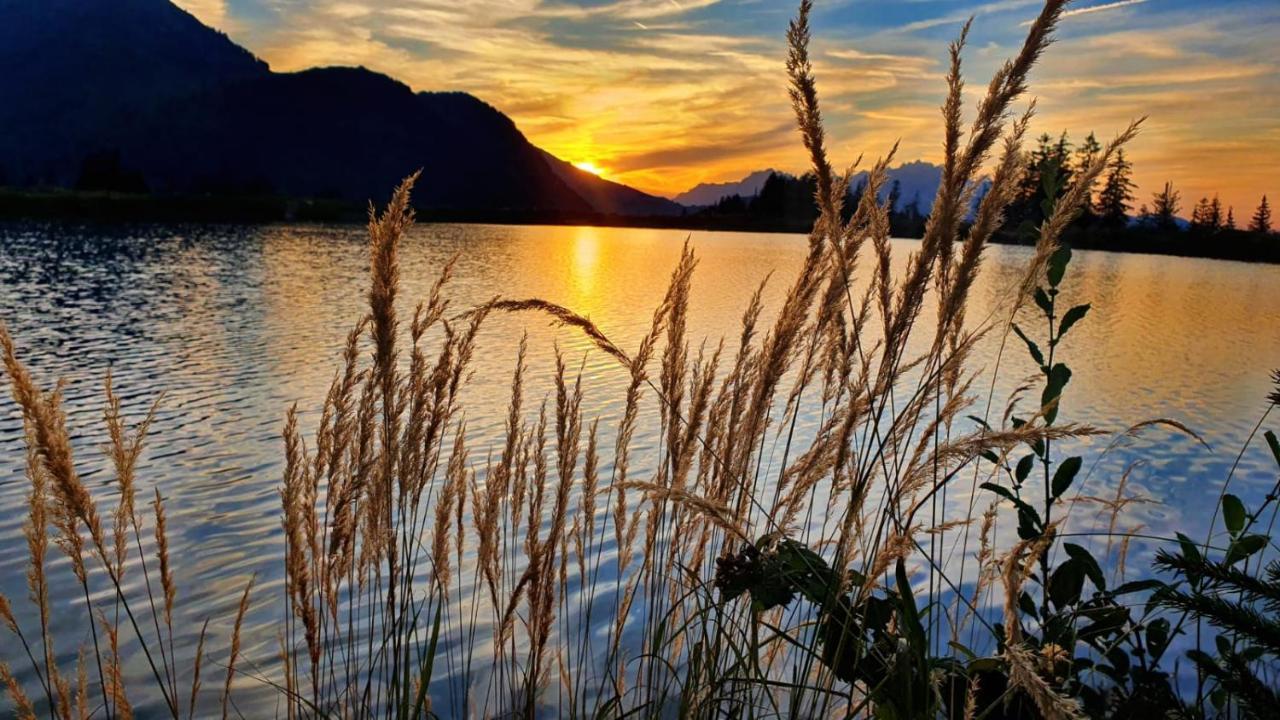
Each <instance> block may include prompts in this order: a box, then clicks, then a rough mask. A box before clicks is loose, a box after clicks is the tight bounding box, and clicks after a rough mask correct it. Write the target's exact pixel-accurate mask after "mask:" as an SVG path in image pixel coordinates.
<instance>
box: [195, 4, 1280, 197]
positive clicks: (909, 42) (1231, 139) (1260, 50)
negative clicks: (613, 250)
mask: <svg viewBox="0 0 1280 720" xmlns="http://www.w3.org/2000/svg"><path fill="white" fill-rule="evenodd" d="M176 2H177V4H178V5H180V6H182V7H184V8H186V9H187V10H189V11H191V12H192V13H193V14H194V15H196V16H197V17H198V18H200V19H201V20H202V21H204V22H205V23H206V24H208V25H211V26H213V27H216V28H218V29H220V30H223V31H224V32H226V33H228V34H229V35H230V36H231V38H232V39H233V40H235V41H236V42H238V43H239V44H241V45H243V46H245V47H247V48H249V49H250V50H252V51H253V52H255V53H256V54H257V55H259V56H260V57H262V58H263V59H264V60H266V61H267V62H269V63H270V64H271V66H272V68H273V69H275V70H277V71H285V72H287V71H293V70H302V69H305V68H308V67H315V66H323V65H363V66H365V67H368V68H370V69H373V70H377V71H379V72H383V73H386V74H388V75H391V76H393V77H395V78H397V79H399V80H401V81H402V82H405V83H407V84H408V85H410V86H411V87H412V88H413V89H415V90H420V91H434V90H461V91H465V92H469V93H471V94H473V95H476V96H477V97H479V98H481V99H482V100H485V101H486V102H488V103H490V104H491V105H493V106H495V107H497V108H498V109H499V110H501V111H503V112H504V113H506V114H507V115H509V116H510V117H511V118H512V119H513V120H514V121H515V122H516V124H517V125H518V126H519V128H520V129H521V130H522V131H523V132H524V133H525V135H526V136H527V137H528V138H529V139H530V141H532V142H533V143H534V144H535V145H538V146H539V147H542V148H543V149H545V150H548V151H550V152H551V153H553V154H555V155H557V156H559V157H561V158H563V159H565V160H568V161H570V162H574V163H579V164H581V165H582V166H584V167H590V168H593V169H595V170H596V171H597V172H599V173H601V174H602V175H603V176H604V177H607V178H609V179H613V180H617V181H619V182H624V183H627V184H629V185H632V186H634V187H636V188H639V189H641V190H645V191H647V192H652V193H655V194H661V195H667V196H670V195H674V194H676V193H679V192H680V191H683V190H685V189H688V188H689V187H692V186H693V185H696V184H698V183H700V182H724V181H732V180H738V179H741V178H742V177H744V176H745V175H747V174H748V173H750V172H752V171H755V170H760V169H764V168H776V169H780V170H786V171H791V172H798V171H802V170H804V169H805V156H804V151H803V148H802V146H801V144H800V140H799V137H798V136H797V134H796V132H795V130H794V123H793V119H792V115H791V110H790V107H789V104H788V100H787V95H786V78H785V75H784V69H783V58H784V56H785V48H784V33H785V31H786V25H787V21H788V20H789V19H790V18H791V17H792V15H793V14H794V12H795V7H796V2H791V1H790V0H787V1H779V0H470V1H467V0H176ZM1039 6H1040V1H1039V0H827V1H825V2H824V1H823V0H818V1H817V3H816V8H815V11H814V15H813V18H812V25H813V35H814V39H813V52H814V58H815V66H816V74H817V79H818V89H819V95H820V99H821V102H822V105H823V109H824V114H825V117H826V119H827V125H828V137H829V139H830V143H831V145H830V150H831V154H832V156H833V158H832V159H833V161H835V162H836V164H837V165H846V164H848V163H851V162H853V161H854V160H855V159H856V158H857V157H858V156H859V155H862V156H864V157H865V158H866V159H867V161H869V160H872V159H874V158H876V157H878V156H880V155H881V154H883V153H884V152H886V151H887V150H888V149H889V147H890V146H891V145H892V143H893V142H894V141H900V142H901V147H900V149H899V154H898V159H899V160H900V161H904V162H905V161H910V160H917V159H920V160H927V161H937V160H938V159H939V158H940V156H941V116H940V112H939V105H940V104H941V101H942V98H943V94H944V92H945V88H944V79H943V75H944V73H945V70H946V67H945V57H946V48H947V43H948V42H949V41H950V40H952V39H953V38H954V37H955V36H956V34H957V33H958V31H959V29H960V26H961V24H962V23H963V22H964V20H965V19H966V18H968V17H970V16H973V17H974V25H973V30H972V32H971V33H970V37H969V45H968V48H967V50H966V52H965V56H964V62H965V66H964V67H965V74H966V78H967V80H968V85H967V88H966V100H967V105H968V109H969V110H970V111H972V109H973V106H974V105H975V104H976V103H977V100H978V97H979V95H980V93H981V92H982V91H983V89H984V88H985V87H986V84H987V81H988V80H989V79H990V77H991V73H992V72H993V71H994V70H995V68H996V67H997V66H998V65H999V64H1000V63H1001V62H1003V61H1004V60H1005V59H1006V58H1008V57H1010V56H1011V55H1013V54H1014V53H1016V52H1017V48H1018V47H1019V45H1020V44H1021V41H1022V37H1023V36H1024V35H1025V33H1026V29H1027V28H1026V23H1027V21H1028V20H1029V19H1030V18H1032V17H1034V16H1035V15H1036V13H1037V12H1038V9H1039ZM1071 7H1072V9H1071V10H1069V11H1068V15H1069V16H1068V17H1066V18H1065V19H1064V21H1063V23H1062V26H1061V29H1060V32H1059V35H1058V37H1059V40H1058V42H1057V43H1056V44H1055V45H1054V46H1053V47H1052V48H1050V50H1049V52H1048V54H1047V56H1046V57H1045V59H1044V60H1043V61H1042V64H1041V65H1040V66H1039V67H1038V68H1037V69H1036V70H1035V72H1034V74H1033V76H1032V83H1031V95H1033V96H1035V97H1036V99H1037V119H1036V121H1035V122H1034V124H1033V131H1034V132H1035V133H1036V134H1039V133H1040V132H1048V133H1051V134H1053V135H1057V134H1059V133H1061V132H1063V131H1067V132H1069V133H1070V135H1071V137H1072V138H1073V139H1074V140H1080V139H1082V138H1083V137H1084V136H1085V135H1087V134H1088V133H1089V132H1091V131H1092V132H1095V133H1097V136H1098V137H1099V138H1100V139H1102V140H1104V141H1105V139H1107V138H1109V137H1111V136H1112V135H1114V134H1115V133H1117V132H1119V131H1120V130H1121V129H1123V127H1124V126H1125V125H1126V124H1127V123H1128V122H1129V120H1130V119H1132V118H1134V117H1138V116H1141V115H1147V116H1149V119H1148V121H1147V123H1146V125H1145V129H1144V131H1143V134H1142V135H1141V136H1140V137H1139V138H1138V139H1137V140H1136V141H1134V142H1133V144H1132V145H1131V147H1130V150H1129V155H1130V157H1131V159H1132V160H1133V162H1134V164H1135V168H1134V172H1135V180H1136V181H1137V182H1138V185H1139V188H1138V192H1137V195H1138V198H1137V201H1136V202H1135V205H1139V204H1141V203H1144V202H1148V201H1149V200H1150V197H1151V193H1152V192H1154V191H1156V190H1158V189H1159V188H1160V187H1162V186H1163V184H1164V183H1165V182H1166V181H1170V182H1172V183H1173V184H1174V186H1175V187H1176V188H1177V189H1179V191H1180V192H1181V194H1182V197H1183V204H1184V209H1183V212H1184V214H1188V215H1189V214H1190V205H1191V204H1192V203H1194V201H1195V200H1196V199H1198V198H1200V197H1201V196H1212V195H1213V194H1214V193H1218V194H1220V195H1221V198H1222V201H1223V203H1224V204H1225V205H1230V206H1234V208H1235V215H1236V218H1237V220H1241V221H1243V220H1244V219H1247V218H1248V217H1249V216H1250V215H1251V214H1252V212H1253V209H1254V208H1255V207H1256V206H1257V204H1258V200H1259V198H1260V196H1261V195H1262V194H1263V193H1268V194H1270V195H1272V197H1276V196H1277V195H1280V50H1278V49H1277V48H1280V2H1276V0H1213V1H1200V0H1118V1H1116V0H1076V2H1074V3H1072V6H1071ZM864 162H865V161H864ZM1135 209H1136V208H1135Z"/></svg>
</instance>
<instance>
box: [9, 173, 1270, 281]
mask: <svg viewBox="0 0 1280 720" xmlns="http://www.w3.org/2000/svg"><path fill="white" fill-rule="evenodd" d="M417 217H418V222H419V223H421V224H428V223H441V224H444V223H456V224H466V225H536V226H551V225H562V226H589V227H610V228H643V229H658V230H684V231H704V232H743V233H769V234H788V235H807V234H808V233H809V230H810V228H811V227H812V223H811V221H805V220H759V219H745V220H737V219H734V218H726V217H724V216H713V215H701V214H686V215H669V216H662V215H657V216H653V215H651V216H633V215H609V214H602V213H592V214H562V213H550V212H542V211H529V210H510V211H502V210H497V211H493V210H488V211H459V210H433V209H430V208H420V209H418V211H417ZM367 219H368V217H367V215H366V210H365V209H364V207H362V206H359V205H357V204H355V203H351V202H347V201H343V200H331V199H302V200H300V199H295V198H286V197H278V196H212V195H210V196H190V195H175V196H156V195H132V194H122V193H106V192H80V191H20V190H14V189H11V188H9V189H0V223H6V224H21V223H40V222H51V223H89V224H105V225H116V224H214V225H223V224H226V225H274V224H282V223H284V224H288V223H303V224H305V223H317V224H331V225H363V224H364V223H365V222H366V221H367ZM901 237H902V239H919V238H918V237H911V236H909V235H908V236H901ZM1064 239H1065V240H1066V242H1068V243H1069V244H1070V245H1071V246H1072V247H1073V248H1075V249H1077V250H1099V251H1103V252H1115V253H1125V254H1140V255H1161V256H1170V257H1185V258H1198V259H1206V260H1229V261H1235V262H1246V263H1259V264H1270V265H1277V264H1280V238H1278V237H1274V236H1273V237H1272V238H1270V241H1268V238H1259V237H1257V236H1254V235H1251V234H1250V233H1247V232H1243V231H1239V230H1226V231H1222V233H1220V235H1219V236H1217V237H1200V236H1196V235H1194V234H1192V233H1191V232H1189V231H1180V232H1178V233H1177V235H1174V236H1169V235H1167V234H1165V233H1161V232H1160V231H1157V230H1142V229H1135V228H1129V229H1126V230H1124V231H1120V232H1117V231H1115V230H1098V231H1093V230H1091V229H1087V228H1079V227H1073V228H1071V229H1070V230H1069V231H1068V232H1067V233H1065V237H1064ZM1224 239H1228V240H1231V241H1233V242H1223V240H1224ZM990 242H992V243H994V244H999V245H1022V246H1029V244H1028V243H1026V242H1024V241H1022V240H1021V239H1019V238H1017V237H1016V236H1014V234H1013V233H1009V232H1007V231H1006V232H1001V233H997V234H996V235H995V236H994V237H992V238H991V241H990Z"/></svg>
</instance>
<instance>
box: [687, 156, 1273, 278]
mask: <svg viewBox="0 0 1280 720" xmlns="http://www.w3.org/2000/svg"><path fill="white" fill-rule="evenodd" d="M1101 151H1102V146H1101V144H1100V143H1099V142H1098V140H1097V137H1096V136H1095V135H1094V134H1093V133H1090V134H1089V136H1088V137H1086V138H1085V139H1084V141H1083V142H1082V143H1080V144H1079V145H1078V146H1077V145H1073V144H1072V142H1071V140H1070V138H1069V137H1068V135H1067V133H1065V132H1064V133H1062V134H1061V135H1059V136H1058V137H1057V138H1056V139H1055V138H1054V137H1053V136H1051V135H1049V134H1047V133H1046V134H1043V135H1041V136H1040V137H1039V139H1038V145H1037V147H1036V148H1035V150H1033V151H1032V152H1030V153H1028V155H1027V168H1026V173H1025V175H1024V177H1023V180H1022V183H1021V192H1020V195H1019V198H1018V199H1017V200H1016V201H1015V202H1014V203H1013V205H1012V206H1011V207H1010V208H1009V211H1008V213H1007V214H1006V219H1005V224H1004V226H1003V227H1002V228H1001V230H1000V231H999V233H998V234H997V236H996V238H995V241H996V242H1001V243H1011V244H1030V243H1032V242H1033V241H1034V237H1035V234H1036V233H1035V228H1036V227H1037V226H1038V225H1039V223H1040V222H1042V221H1043V220H1044V213H1043V210H1042V208H1043V207H1044V206H1045V200H1046V195H1047V194H1048V192H1049V188H1052V191H1053V192H1054V193H1055V194H1056V195H1061V194H1062V193H1063V192H1065V191H1066V188H1067V187H1069V186H1070V185H1071V181H1072V179H1073V177H1074V173H1075V171H1076V169H1077V168H1081V167H1084V166H1086V165H1088V164H1089V163H1091V162H1092V161H1093V159H1094V157H1096V154H1097V153H1099V152H1101ZM864 189H865V180H864V181H862V182H860V183H858V184H856V185H854V187H852V188H851V189H850V190H849V195H848V198H847V202H846V203H845V207H846V208H852V207H856V205H857V203H858V200H859V199H860V198H861V196H862V193H863V192H864ZM814 192H815V180H814V177H813V175H812V174H811V173H810V174H806V175H802V176H799V177H792V176H790V175H785V174H781V173H774V174H772V175H770V176H769V178H768V180H767V181H766V182H765V183H764V185H763V187H761V189H760V191H759V192H758V193H757V194H756V195H754V196H751V197H743V196H740V195H730V196H727V197H724V198H722V199H721V200H720V201H719V202H718V203H717V204H715V205H713V206H711V207H708V208H705V209H703V210H701V211H699V212H698V213H696V214H695V215H694V216H693V217H692V218H690V217H686V220H692V221H693V222H692V223H691V224H694V225H697V226H702V227H716V226H724V227H734V228H742V229H758V230H790V231H796V232H802V231H806V230H807V229H808V228H809V227H811V226H812V224H813V221H814V220H815V219H816V218H817V214H818V212H817V209H816V207H815V206H814V202H813V197H814ZM1091 196H1092V198H1093V199H1092V201H1091V202H1090V204H1089V206H1088V207H1087V208H1086V209H1085V211H1084V212H1083V213H1082V214H1081V216H1080V217H1079V218H1078V219H1077V220H1076V221H1075V223H1073V224H1072V226H1071V228H1070V229H1069V230H1068V231H1067V232H1066V233H1065V239H1066V241H1067V242H1069V243H1070V244H1071V245H1073V246H1074V247H1077V248H1091V249H1099V250H1116V251H1125V252H1145V253H1155V254H1164V255H1186V256H1195V257H1214V258H1224V259H1235V260H1253V261H1264V262H1276V263H1280V236H1278V235H1277V234H1276V232H1275V229H1274V227H1273V225H1272V219H1271V205H1270V202H1269V201H1268V200H1267V197H1266V196H1265V195H1264V196H1263V197H1262V198H1261V200H1260V201H1259V203H1258V205H1257V207H1256V208H1255V209H1253V210H1252V212H1250V213H1247V214H1245V215H1240V216H1238V215H1237V213H1236V210H1235V208H1233V207H1223V205H1222V202H1221V201H1220V200H1219V198H1218V196H1217V195H1214V196H1213V197H1202V198H1200V199H1199V200H1196V201H1194V203H1193V202H1191V201H1188V200H1184V198H1183V197H1182V194H1181V193H1180V192H1179V191H1178V190H1177V189H1176V188H1175V187H1174V186H1173V185H1172V184H1171V183H1165V185H1164V187H1163V188H1161V190H1160V191H1159V192H1156V193H1154V194H1152V196H1151V199H1150V201H1148V202H1141V203H1140V202H1139V201H1138V198H1137V197H1136V196H1135V194H1134V183H1133V163H1132V162H1131V161H1130V160H1129V159H1128V158H1127V157H1126V156H1125V154H1124V151H1123V150H1121V151H1119V152H1118V153H1117V154H1116V156H1115V158H1114V159H1113V160H1112V161H1111V163H1110V165H1109V166H1108V167H1107V171H1106V173H1104V174H1103V175H1102V176H1101V177H1099V178H1098V180H1097V182H1096V183H1095V187H1093V188H1092V192H1091ZM885 202H886V203H887V204H888V205H889V208H890V224H891V227H892V230H893V234H894V236H895V237H905V238H918V237H921V236H923V234H924V228H925V224H926V223H927V222H928V212H927V209H922V208H921V204H920V199H919V198H914V199H913V200H912V201H910V202H904V201H903V198H902V193H901V189H900V187H899V184H898V182H897V181H894V183H893V184H892V185H891V186H890V188H889V192H888V196H887V197H886V198H885ZM1183 212H1190V220H1189V221H1188V220H1186V219H1184V217H1183V215H1182V214H1181V213H1183Z"/></svg>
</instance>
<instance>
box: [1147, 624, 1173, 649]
mask: <svg viewBox="0 0 1280 720" xmlns="http://www.w3.org/2000/svg"><path fill="white" fill-rule="evenodd" d="M1167 647H1169V621H1168V620H1167V619H1166V618H1157V619H1155V620H1153V621H1152V622H1151V624H1150V625H1148V626H1147V650H1148V651H1149V652H1150V654H1151V655H1152V656H1153V657H1157V658H1158V657H1160V656H1161V655H1163V654H1164V650H1165V648H1167Z"/></svg>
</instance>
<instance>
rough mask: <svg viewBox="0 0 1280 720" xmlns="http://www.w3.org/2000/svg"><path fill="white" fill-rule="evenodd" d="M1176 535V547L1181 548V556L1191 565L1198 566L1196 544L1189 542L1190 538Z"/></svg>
mask: <svg viewBox="0 0 1280 720" xmlns="http://www.w3.org/2000/svg"><path fill="white" fill-rule="evenodd" d="M1177 535H1178V546H1179V547H1181V548H1182V556H1183V557H1184V558H1186V559H1187V560H1189V561H1190V562H1191V563H1192V564H1193V565H1195V564H1199V562H1200V550H1199V549H1198V548H1196V544H1195V543H1194V542H1192V541H1191V538H1189V537H1187V536H1186V535H1183V534H1182V533H1178V534H1177Z"/></svg>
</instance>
